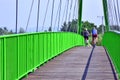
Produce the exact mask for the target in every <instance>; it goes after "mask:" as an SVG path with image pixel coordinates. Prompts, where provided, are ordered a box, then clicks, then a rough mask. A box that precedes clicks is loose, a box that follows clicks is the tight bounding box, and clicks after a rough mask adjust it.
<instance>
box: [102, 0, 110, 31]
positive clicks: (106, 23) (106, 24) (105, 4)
mask: <svg viewBox="0 0 120 80" xmlns="http://www.w3.org/2000/svg"><path fill="white" fill-rule="evenodd" d="M102 2H103V11H104V18H105V31H109V21H108V6H107V0H102Z"/></svg>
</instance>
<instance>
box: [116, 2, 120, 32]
mask: <svg viewBox="0 0 120 80" xmlns="http://www.w3.org/2000/svg"><path fill="white" fill-rule="evenodd" d="M116 3H117V11H118V20H119V25H118V27H119V30H120V11H119V9H120V8H119V4H118V0H116Z"/></svg>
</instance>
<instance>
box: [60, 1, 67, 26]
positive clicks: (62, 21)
mask: <svg viewBox="0 0 120 80" xmlns="http://www.w3.org/2000/svg"><path fill="white" fill-rule="evenodd" d="M66 9H67V0H66V4H65V6H64V11H63V16H62V19H61V24H62V23H64V22H65V21H64V17H65V13H66Z"/></svg>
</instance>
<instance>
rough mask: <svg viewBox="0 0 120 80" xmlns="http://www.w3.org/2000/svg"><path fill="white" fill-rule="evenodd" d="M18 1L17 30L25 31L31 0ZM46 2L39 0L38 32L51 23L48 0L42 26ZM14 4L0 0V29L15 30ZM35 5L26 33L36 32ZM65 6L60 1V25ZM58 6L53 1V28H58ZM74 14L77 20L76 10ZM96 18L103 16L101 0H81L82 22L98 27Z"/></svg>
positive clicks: (13, 1)
mask: <svg viewBox="0 0 120 80" xmlns="http://www.w3.org/2000/svg"><path fill="white" fill-rule="evenodd" d="M18 1H19V4H18V5H19V6H18V29H19V28H20V27H23V28H24V29H25V28H26V25H27V20H28V16H29V12H30V7H31V3H32V0H18ZM47 1H48V0H41V2H40V16H39V19H40V20H39V31H40V30H41V29H42V26H45V27H44V30H46V29H48V27H49V26H50V23H51V9H52V0H49V5H48V11H47V15H46V20H45V23H44V25H43V21H44V17H45V11H46V6H47ZM69 1H70V3H71V1H72V0H69ZM15 3H16V0H0V27H7V28H8V29H9V30H10V29H12V30H13V31H14V30H15V21H16V20H15V13H16V12H15V10H16V8H15V6H16V5H15ZM72 3H73V4H72V5H74V4H75V0H73V2H72ZM37 4H38V0H34V4H33V8H32V13H31V17H30V21H29V24H28V30H27V31H31V32H32V31H33V32H34V31H35V30H36V25H37ZM65 4H66V0H62V7H61V18H60V24H62V23H63V22H64V20H65V16H63V12H64V8H65V6H66V5H65ZM58 5H59V0H55V5H54V6H55V7H54V13H53V24H52V25H53V27H56V26H58V16H57V19H56V14H57V9H58ZM69 6H70V5H69ZM73 10H74V7H72V8H71V15H73V14H74V13H73ZM68 13H70V8H69V9H68ZM75 14H76V15H75V16H74V18H77V17H78V14H77V8H76V10H75ZM68 16H69V14H68ZM97 16H103V7H102V0H83V15H82V20H83V21H89V22H92V23H95V24H96V25H97V26H98V25H100V24H101V23H102V21H101V18H98V17H97ZM62 17H63V18H62ZM68 18H69V17H67V20H68ZM72 18H73V17H72V16H71V17H70V20H72Z"/></svg>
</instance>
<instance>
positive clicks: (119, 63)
mask: <svg viewBox="0 0 120 80" xmlns="http://www.w3.org/2000/svg"><path fill="white" fill-rule="evenodd" d="M102 44H103V46H104V47H105V48H106V49H107V51H108V53H109V55H110V57H111V59H112V62H113V64H114V66H115V69H116V71H117V73H118V75H119V78H120V34H119V33H116V32H106V33H105V34H104V36H103V42H102Z"/></svg>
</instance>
